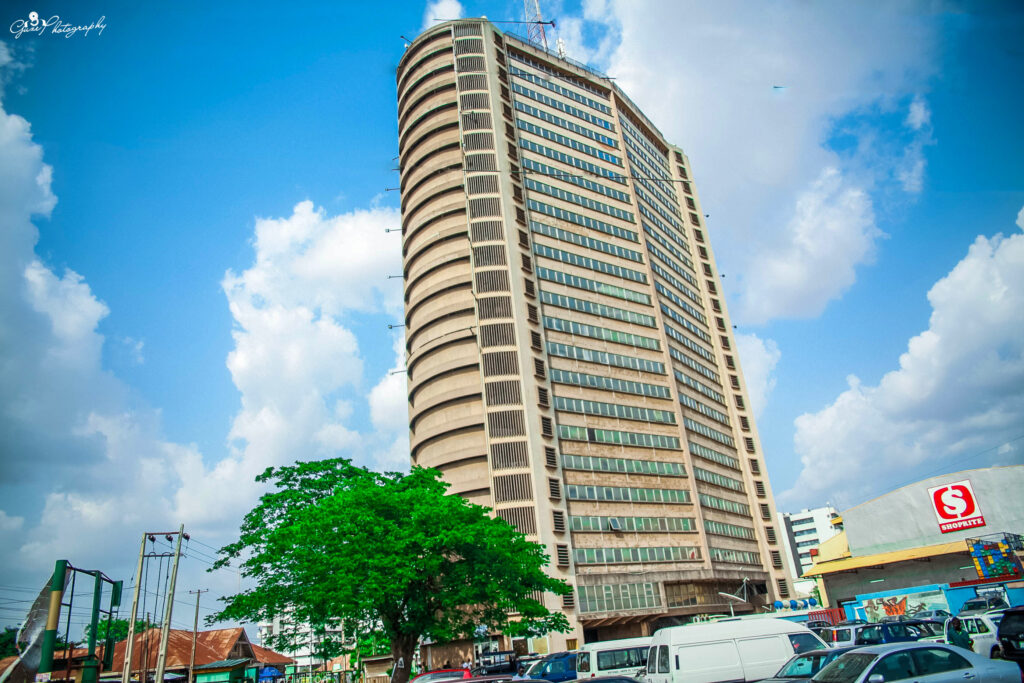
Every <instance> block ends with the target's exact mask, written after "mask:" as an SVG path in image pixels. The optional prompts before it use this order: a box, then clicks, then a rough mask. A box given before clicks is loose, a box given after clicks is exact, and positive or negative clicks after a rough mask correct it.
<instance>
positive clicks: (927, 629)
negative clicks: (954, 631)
mask: <svg viewBox="0 0 1024 683" xmlns="http://www.w3.org/2000/svg"><path fill="white" fill-rule="evenodd" d="M904 623H905V624H907V625H908V626H913V627H914V628H918V629H920V630H921V631H922V632H923V633H922V635H921V637H920V638H918V640H924V641H931V642H934V643H945V642H946V630H945V629H946V623H945V621H936V620H930V619H915V620H913V621H906V622H904Z"/></svg>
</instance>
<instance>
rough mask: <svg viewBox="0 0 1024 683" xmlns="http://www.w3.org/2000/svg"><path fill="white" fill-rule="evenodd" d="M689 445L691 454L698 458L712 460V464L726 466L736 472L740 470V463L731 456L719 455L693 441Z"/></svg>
mask: <svg viewBox="0 0 1024 683" xmlns="http://www.w3.org/2000/svg"><path fill="white" fill-rule="evenodd" d="M689 445H690V453H692V454H693V455H696V456H697V457H698V458H704V459H705V460H710V461H711V462H717V463H718V464H719V465H725V466H726V467H731V468H732V469H734V470H738V469H740V461H739V460H738V459H736V458H734V457H732V456H731V455H726V454H725V453H719V452H718V451H716V450H713V449H711V448H708V447H707V446H703V445H701V444H699V443H695V442H693V441H690V442H689Z"/></svg>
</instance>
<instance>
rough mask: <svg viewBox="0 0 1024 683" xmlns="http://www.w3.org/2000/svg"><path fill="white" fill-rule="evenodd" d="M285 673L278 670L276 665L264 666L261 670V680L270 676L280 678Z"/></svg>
mask: <svg viewBox="0 0 1024 683" xmlns="http://www.w3.org/2000/svg"><path fill="white" fill-rule="evenodd" d="M283 675H284V674H282V673H281V672H280V671H278V670H277V669H275V668H274V667H272V666H265V667H263V670H262V671H260V680H261V681H262V680H265V679H268V678H280V677H281V676H283Z"/></svg>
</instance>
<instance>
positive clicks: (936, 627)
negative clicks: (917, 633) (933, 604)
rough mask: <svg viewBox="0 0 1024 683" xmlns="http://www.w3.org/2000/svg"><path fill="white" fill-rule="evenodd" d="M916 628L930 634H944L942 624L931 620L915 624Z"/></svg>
mask: <svg viewBox="0 0 1024 683" xmlns="http://www.w3.org/2000/svg"><path fill="white" fill-rule="evenodd" d="M914 628H919V629H921V630H922V631H924V632H925V634H926V635H928V636H941V635H942V624H933V623H929V622H921V623H920V624H914Z"/></svg>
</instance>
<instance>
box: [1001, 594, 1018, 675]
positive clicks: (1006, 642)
mask: <svg viewBox="0 0 1024 683" xmlns="http://www.w3.org/2000/svg"><path fill="white" fill-rule="evenodd" d="M998 636H999V650H1000V656H1002V657H1003V659H1009V660H1010V661H1011V662H1017V666H1019V667H1020V669H1021V677H1022V678H1024V607H1011V608H1010V609H1008V610H1006V611H1005V612H1003V618H1002V619H1001V620H1000V621H999V634H998Z"/></svg>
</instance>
